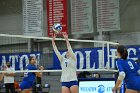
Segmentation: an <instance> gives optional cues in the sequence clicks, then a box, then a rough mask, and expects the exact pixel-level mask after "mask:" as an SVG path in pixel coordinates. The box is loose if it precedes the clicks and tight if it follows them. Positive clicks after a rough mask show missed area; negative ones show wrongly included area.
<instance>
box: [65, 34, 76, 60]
mask: <svg viewBox="0 0 140 93" xmlns="http://www.w3.org/2000/svg"><path fill="white" fill-rule="evenodd" d="M63 37H64V38H65V40H66V44H67V49H68V51H69V53H70V55H71V56H72V58H73V59H74V60H75V61H76V56H75V54H74V53H73V50H72V48H71V45H70V42H69V40H68V35H67V34H66V33H63Z"/></svg>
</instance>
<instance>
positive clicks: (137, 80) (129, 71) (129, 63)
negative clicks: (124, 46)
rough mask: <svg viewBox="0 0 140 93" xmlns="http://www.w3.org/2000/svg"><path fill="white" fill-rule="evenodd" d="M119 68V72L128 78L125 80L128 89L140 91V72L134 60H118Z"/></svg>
mask: <svg viewBox="0 0 140 93" xmlns="http://www.w3.org/2000/svg"><path fill="white" fill-rule="evenodd" d="M116 65H117V68H118V70H119V72H122V71H123V72H125V74H126V76H125V78H124V81H125V84H126V87H127V88H128V89H133V90H138V91H140V85H139V84H140V76H139V74H138V73H137V71H138V70H139V68H138V66H137V65H136V63H135V61H134V60H132V59H127V60H123V59H118V60H117V63H116Z"/></svg>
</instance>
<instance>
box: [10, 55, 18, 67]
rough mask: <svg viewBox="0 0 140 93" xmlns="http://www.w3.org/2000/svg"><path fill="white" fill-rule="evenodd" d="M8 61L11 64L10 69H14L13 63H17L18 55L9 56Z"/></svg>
mask: <svg viewBox="0 0 140 93" xmlns="http://www.w3.org/2000/svg"><path fill="white" fill-rule="evenodd" d="M9 61H10V62H12V67H13V68H15V62H18V55H12V56H9Z"/></svg>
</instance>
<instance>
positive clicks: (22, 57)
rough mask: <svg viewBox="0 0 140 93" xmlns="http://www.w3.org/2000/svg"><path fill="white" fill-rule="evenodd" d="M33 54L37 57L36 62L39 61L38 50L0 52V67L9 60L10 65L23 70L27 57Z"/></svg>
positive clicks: (39, 54) (27, 60) (27, 61)
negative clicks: (32, 51) (10, 52)
mask: <svg viewBox="0 0 140 93" xmlns="http://www.w3.org/2000/svg"><path fill="white" fill-rule="evenodd" d="M30 56H34V57H36V59H37V64H38V62H39V61H40V56H41V53H40V52H35V53H15V54H0V67H1V68H2V67H3V66H5V65H6V62H11V66H12V67H13V68H15V70H24V69H25V66H26V65H27V64H28V63H29V57H30Z"/></svg>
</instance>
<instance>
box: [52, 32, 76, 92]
mask: <svg viewBox="0 0 140 93" xmlns="http://www.w3.org/2000/svg"><path fill="white" fill-rule="evenodd" d="M52 37H53V39H52V46H53V49H54V51H55V53H56V55H57V57H58V59H59V61H60V64H61V68H62V74H61V86H62V93H78V81H77V76H76V62H77V59H76V56H75V54H74V53H73V50H72V48H71V45H70V43H69V41H68V35H67V34H66V33H63V37H64V38H65V40H66V44H67V48H68V51H67V52H66V57H63V56H62V55H61V54H60V52H59V51H58V49H57V47H56V44H55V37H56V36H55V34H54V35H53V36H52Z"/></svg>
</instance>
